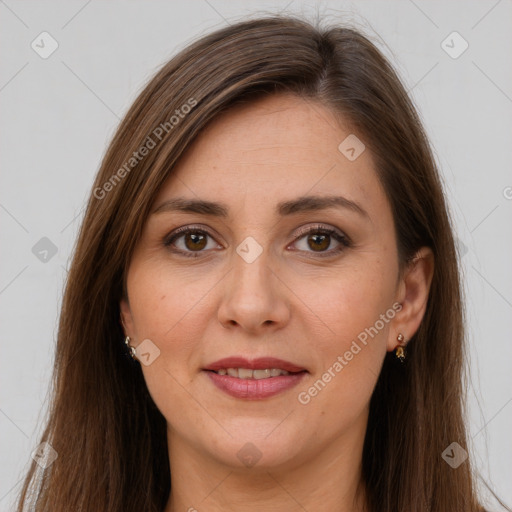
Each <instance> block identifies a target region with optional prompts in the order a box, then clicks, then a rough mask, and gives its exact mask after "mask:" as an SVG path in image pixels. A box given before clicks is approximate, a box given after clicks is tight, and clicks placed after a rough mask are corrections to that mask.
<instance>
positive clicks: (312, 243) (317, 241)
mask: <svg viewBox="0 0 512 512" xmlns="http://www.w3.org/2000/svg"><path fill="white" fill-rule="evenodd" d="M330 243H331V242H330V236H329V235H318V234H316V235H309V236H308V246H309V247H311V249H313V250H315V251H316V250H320V251H323V250H325V249H327V248H328V247H329V245H330Z"/></svg>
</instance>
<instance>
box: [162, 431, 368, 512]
mask: <svg viewBox="0 0 512 512" xmlns="http://www.w3.org/2000/svg"><path fill="white" fill-rule="evenodd" d="M358 427H359V428H354V429H353V432H351V433H348V434H346V435H344V436H342V437H340V438H337V439H334V440H332V441H331V442H330V443H329V444H328V445H326V446H325V448H324V449H323V450H321V451H319V452H317V453H315V455H314V457H308V458H305V459H303V460H300V461H299V460H295V461H293V462H289V463H287V464H286V465H281V466H279V467H258V465H257V464H256V465H255V466H253V467H252V468H245V467H243V468H240V467H233V466H228V465H225V464H222V463H220V462H219V461H218V460H216V459H213V458H212V457H211V456H210V455H207V454H205V453H204V452H200V451H198V450H197V449H195V448H194V447H192V446H191V445H189V444H187V443H185V442H183V439H182V438H179V437H178V435H177V434H176V432H171V431H168V446H169V453H170V454H172V455H170V458H169V460H170V469H171V475H172V476H171V494H170V496H169V500H168V502H167V506H166V508H165V511H164V512H203V511H205V510H208V512H221V511H222V512H238V511H240V510H241V509H243V510H244V512H256V511H261V510H268V511H276V512H277V511H281V510H286V511H289V512H295V511H296V512H304V511H305V510H308V511H309V510H314V511H315V512H333V511H336V512H364V511H366V510H367V505H366V493H365V489H364V484H363V483H362V478H361V470H362V465H361V461H362V448H363V443H364V433H365V429H361V428H360V425H358Z"/></svg>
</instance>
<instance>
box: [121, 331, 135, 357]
mask: <svg viewBox="0 0 512 512" xmlns="http://www.w3.org/2000/svg"><path fill="white" fill-rule="evenodd" d="M124 343H125V345H126V347H127V348H128V352H130V355H131V356H132V359H137V357H136V355H137V352H136V350H135V347H132V346H131V345H130V336H126V338H125V340H124Z"/></svg>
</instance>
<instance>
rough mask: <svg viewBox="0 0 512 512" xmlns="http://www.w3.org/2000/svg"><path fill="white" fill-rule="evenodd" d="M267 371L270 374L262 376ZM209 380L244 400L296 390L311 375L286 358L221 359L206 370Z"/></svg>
mask: <svg viewBox="0 0 512 512" xmlns="http://www.w3.org/2000/svg"><path fill="white" fill-rule="evenodd" d="M265 370H267V372H268V373H269V375H263V374H264V373H267V372H265ZM203 371H204V373H205V374H206V375H207V376H208V377H209V379H210V381H211V382H212V383H213V384H214V385H215V386H216V387H217V388H218V389H220V390H221V391H223V392H224V393H227V394H228V395H230V396H232V397H234V398H239V399H245V400H262V399H265V398H270V397H272V396H274V395H277V394H279V393H283V392H285V391H287V390H289V389H291V388H293V387H295V386H296V385H297V384H298V383H299V382H300V381H301V380H302V379H303V378H304V377H305V375H306V374H307V373H308V371H307V370H306V369H305V368H302V367H301V366H298V365H296V364H294V363H290V362H289V361H284V360H283V359H276V358H274V357H261V358H259V359H253V360H252V361H249V360H248V359H245V358H243V357H228V358H225V359H220V360H218V361H215V363H212V364H210V365H208V366H207V367H206V368H204V369H203Z"/></svg>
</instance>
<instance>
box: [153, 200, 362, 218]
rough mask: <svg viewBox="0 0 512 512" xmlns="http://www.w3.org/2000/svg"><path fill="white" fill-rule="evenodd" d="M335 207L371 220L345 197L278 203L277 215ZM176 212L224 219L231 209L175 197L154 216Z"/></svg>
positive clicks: (160, 207)
mask: <svg viewBox="0 0 512 512" xmlns="http://www.w3.org/2000/svg"><path fill="white" fill-rule="evenodd" d="M334 207H338V208H344V209H347V210H351V211H353V212H355V213H358V214H359V215H361V216H362V217H366V218H368V219H369V218H370V216H369V215H368V213H367V212H366V210H364V209H363V207H362V206H361V205H359V204H358V203H356V202H355V201H351V200H350V199H347V198H346V197H343V196H301V197H298V198H297V199H292V200H290V201H283V202H281V203H278V204H277V206H276V213H277V214H278V215H280V216H286V215H293V214H295V213H302V212H310V211H317V210H325V209H327V208H334ZM176 211H178V212H186V213H198V214H201V215H209V216H212V217H222V218H226V217H228V216H229V207H228V206H227V205H226V204H224V203H216V202H213V201H207V200H204V199H187V198H184V197H175V198H173V199H168V200H166V201H164V202H163V203H161V204H160V205H159V206H157V207H156V208H155V210H154V211H153V214H157V213H162V212H176Z"/></svg>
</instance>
